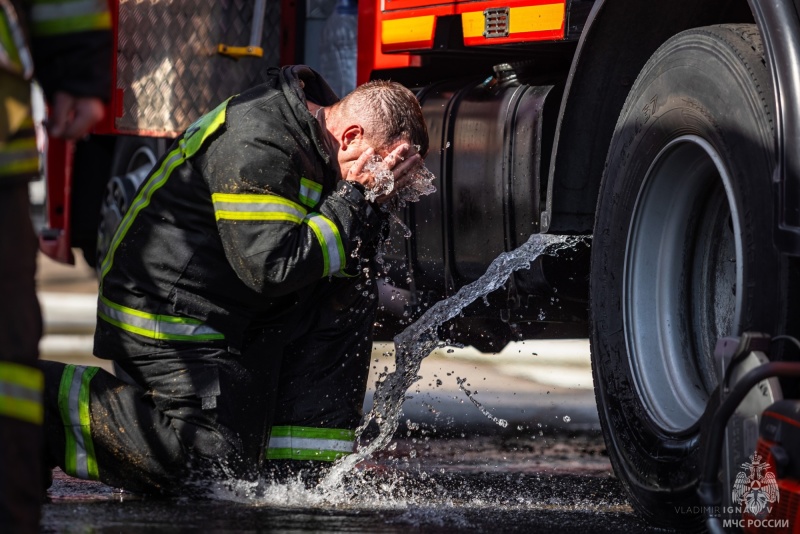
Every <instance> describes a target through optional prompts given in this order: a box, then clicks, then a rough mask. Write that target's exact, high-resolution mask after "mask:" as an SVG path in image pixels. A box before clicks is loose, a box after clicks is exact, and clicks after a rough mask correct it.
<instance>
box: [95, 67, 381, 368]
mask: <svg viewBox="0 0 800 534" xmlns="http://www.w3.org/2000/svg"><path fill="white" fill-rule="evenodd" d="M303 88H304V89H303ZM305 98H309V99H310V100H311V101H314V102H316V103H318V104H320V105H330V104H332V103H334V102H335V101H336V96H335V95H334V94H333V92H332V91H331V90H330V88H329V87H328V86H327V84H326V83H325V82H324V81H322V80H321V78H320V77H319V75H318V74H316V73H315V72H314V71H312V70H311V69H309V68H308V67H302V66H294V67H284V68H282V69H272V70H271V72H270V78H269V80H268V81H267V82H266V83H264V84H262V85H260V86H257V87H255V88H253V89H250V90H248V91H247V92H244V93H242V94H240V95H237V96H234V97H232V98H230V99H228V100H227V101H225V102H223V103H222V104H220V105H219V106H218V107H217V108H216V109H214V110H213V111H211V112H210V113H208V114H207V115H205V116H203V117H202V118H201V119H199V120H198V121H197V122H195V123H194V124H193V125H192V126H190V127H189V128H188V129H187V130H186V132H184V134H183V135H182V136H181V137H179V138H178V139H177V140H176V142H175V143H174V144H173V145H172V147H171V148H170V150H168V151H167V153H166V154H165V155H164V156H163V157H162V158H161V159H160V160H159V161H158V163H157V164H156V166H155V168H154V169H153V171H152V172H151V174H150V176H149V177H148V178H147V180H146V181H145V182H144V183H143V184H142V186H141V188H140V189H139V191H138V193H137V195H136V197H135V198H134V201H133V202H132V204H131V207H130V209H129V210H128V212H127V213H126V214H125V216H124V218H123V220H122V222H121V223H120V226H119V228H118V229H117V232H116V234H115V236H114V238H113V240H112V243H111V245H110V247H109V251H108V253H107V255H106V257H105V258H104V259H103V262H102V264H101V280H100V297H99V303H98V321H97V330H96V334H95V354H96V355H97V356H99V357H101V358H110V359H121V358H125V357H126V356H130V355H134V354H137V353H138V354H145V353H146V352H147V351H152V349H153V347H158V346H163V345H164V343H171V342H198V343H203V342H206V341H209V340H225V342H226V343H227V347H228V348H229V350H231V351H232V352H234V353H236V352H238V351H239V350H240V349H241V346H242V343H243V339H244V336H245V335H246V333H247V331H248V330H250V329H257V328H258V327H259V326H260V325H264V324H269V323H270V321H274V320H276V318H279V317H280V315H281V314H282V313H283V312H285V311H286V310H288V309H289V308H290V307H291V306H292V305H294V303H295V302H296V301H297V298H298V294H299V293H300V292H302V291H303V290H304V289H306V288H308V287H309V286H312V285H313V284H315V283H317V282H318V281H320V280H322V279H326V278H327V277H330V276H349V275H355V274H356V271H357V269H356V268H357V265H358V258H357V257H354V256H355V255H354V254H353V253H354V251H355V250H356V249H357V248H358V247H360V246H362V245H366V244H368V243H371V242H373V241H374V239H375V238H376V237H377V235H378V233H379V232H380V227H381V219H382V217H381V216H380V215H379V213H378V211H377V210H375V209H373V207H372V206H371V205H370V203H368V202H367V201H366V199H365V198H364V196H363V194H362V193H361V192H360V191H359V189H357V188H355V187H353V185H351V184H350V183H349V182H345V181H342V180H340V179H339V176H338V173H337V172H336V170H335V168H334V167H333V166H332V164H331V157H330V155H329V154H328V153H327V152H326V150H325V147H324V145H323V138H322V136H321V131H320V126H319V125H318V123H317V121H316V120H315V119H314V117H313V116H312V115H311V113H310V112H309V111H308V108H307V107H306V104H305V101H304V100H305Z"/></svg>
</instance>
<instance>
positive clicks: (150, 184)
mask: <svg viewBox="0 0 800 534" xmlns="http://www.w3.org/2000/svg"><path fill="white" fill-rule="evenodd" d="M231 98H233V97H231ZM229 101H230V98H228V99H227V100H225V101H224V102H222V103H221V104H220V105H219V106H217V107H216V108H214V110H213V111H211V112H209V113H207V114H206V115H203V116H202V117H200V118H199V119H198V120H197V121H195V122H194V123H193V124H192V125H191V126H189V128H187V129H186V133H185V134H184V137H183V139H181V141H180V142H179V143H178V148H176V149H175V150H173V151H172V152H170V153H169V154H168V155H167V156H166V157H165V158H164V159H163V160H161V165H160V166H159V167H158V169H156V170H155V171H154V172H153V173H152V174H151V175H150V177H149V178H148V179H147V181H146V182H145V184H144V186H143V187H141V188H140V189H139V192H138V193H137V194H136V197H135V198H134V199H133V202H131V207H130V208H129V209H128V211H127V212H126V213H125V216H124V217H123V218H122V221H121V222H120V224H119V226H118V227H117V231H116V233H115V234H114V238H113V239H112V240H111V245H110V246H109V247H108V252H107V253H106V257H105V258H103V263H102V264H101V269H100V289H101V292H102V286H103V278H105V276H106V275H107V274H108V271H110V270H111V267H112V266H113V264H114V253H115V252H116V250H117V247H119V244H120V243H121V242H122V240H123V239H124V238H125V235H126V234H127V233H128V230H130V228H131V226H132V225H133V221H134V219H136V216H137V215H139V212H140V211H142V210H143V209H144V208H145V207H147V206H148V205H149V204H150V199H151V198H152V197H153V193H155V192H156V191H158V190H159V189H161V187H163V185H164V184H165V183H167V180H168V179H169V177H170V175H171V174H172V172H173V171H174V170H175V168H176V167H177V166H178V165H180V164H181V163H183V162H184V161H186V159H187V158H190V157H192V156H193V155H194V154H195V153H196V152H197V151H198V150H200V147H201V146H203V143H204V142H205V141H206V140H207V139H208V138H209V137H210V136H211V135H212V134H213V133H214V132H216V131H217V130H218V129H219V127H220V126H222V125H223V124H225V116H226V109H227V105H228V102H229Z"/></svg>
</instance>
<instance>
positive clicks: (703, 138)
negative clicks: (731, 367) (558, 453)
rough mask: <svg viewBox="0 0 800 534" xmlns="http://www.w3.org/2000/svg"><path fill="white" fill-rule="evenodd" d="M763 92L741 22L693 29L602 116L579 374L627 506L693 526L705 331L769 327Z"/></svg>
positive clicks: (774, 284) (777, 264) (755, 42)
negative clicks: (588, 365) (588, 374)
mask: <svg viewBox="0 0 800 534" xmlns="http://www.w3.org/2000/svg"><path fill="white" fill-rule="evenodd" d="M772 98H773V92H772V86H771V82H770V75H769V72H768V70H767V67H766V65H765V63H764V59H763V52H762V45H761V39H760V36H759V35H758V33H757V30H756V29H755V26H753V25H737V26H732V25H722V26H711V27H706V28H698V29H693V30H690V31H687V32H684V33H681V34H679V35H676V36H675V37H673V38H671V39H670V40H669V41H667V42H666V43H665V44H664V45H663V46H662V47H661V48H660V49H659V50H657V51H656V53H655V54H654V55H653V57H652V58H651V59H650V60H649V62H648V63H647V64H646V65H645V66H644V68H643V69H642V71H641V73H640V75H639V77H638V78H637V80H636V82H635V83H634V84H633V87H632V89H631V91H630V94H629V96H628V99H627V101H626V103H625V106H624V107H623V110H622V113H621V115H620V118H619V121H618V122H617V126H616V130H615V133H614V137H613V139H612V142H611V146H610V149H609V154H608V160H607V165H606V170H605V172H604V175H603V179H602V184H601V188H600V196H599V200H598V207H597V214H596V219H595V229H594V241H593V245H592V249H593V252H592V266H591V278H590V281H591V291H590V294H591V303H590V313H591V321H592V332H591V343H592V367H593V373H594V381H595V395H596V398H597V405H598V411H599V415H600V422H601V426H602V428H603V434H604V437H605V440H606V445H607V448H608V452H609V456H610V458H611V462H612V464H613V467H614V470H615V472H616V474H617V476H618V477H619V478H620V479H621V480H622V482H623V484H624V485H625V487H626V489H627V491H628V494H629V498H630V501H631V505H632V506H633V508H634V509H636V510H637V511H638V512H640V513H641V514H642V515H643V516H644V517H645V518H646V519H647V520H649V521H650V522H651V523H653V524H655V525H657V526H662V527H684V528H686V527H688V528H692V527H696V526H697V525H698V524H699V523H698V521H699V519H700V515H699V513H700V510H699V508H698V506H697V504H699V502H698V500H697V498H696V494H695V488H696V484H697V480H698V476H699V474H700V471H701V467H702V465H701V462H700V457H699V442H700V430H699V426H700V424H699V418H700V416H701V414H702V413H703V411H704V409H705V407H706V405H707V403H708V402H709V400H710V397H711V393H712V391H713V390H714V388H715V387H716V385H717V383H718V377H719V370H718V369H717V368H716V366H715V362H714V360H713V351H714V346H715V343H716V340H717V339H718V338H719V337H722V336H726V335H737V334H739V333H741V332H742V331H744V330H755V331H762V332H767V333H773V334H774V333H777V332H779V331H780V330H781V328H782V325H783V324H784V322H785V314H784V312H783V311H782V309H781V308H782V305H781V303H782V302H784V301H785V298H783V296H782V295H785V294H786V293H784V292H783V288H784V287H785V280H786V275H785V270H784V269H783V266H782V263H781V260H780V258H779V256H778V255H777V253H776V251H775V248H774V246H773V244H772V224H773V219H772V199H771V189H770V180H771V176H772V171H773V168H774V159H775V158H774V138H773V127H774V125H773V117H774V113H773V109H772V108H773V103H772Z"/></svg>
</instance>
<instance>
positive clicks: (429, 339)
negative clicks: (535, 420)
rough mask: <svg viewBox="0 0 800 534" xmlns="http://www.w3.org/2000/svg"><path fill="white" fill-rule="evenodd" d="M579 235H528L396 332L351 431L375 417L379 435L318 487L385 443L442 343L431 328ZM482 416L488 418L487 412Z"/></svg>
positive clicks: (336, 480)
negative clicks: (369, 400)
mask: <svg viewBox="0 0 800 534" xmlns="http://www.w3.org/2000/svg"><path fill="white" fill-rule="evenodd" d="M582 239H583V238H582V237H571V236H554V235H546V234H534V235H532V236H531V237H530V238H529V239H528V241H527V242H525V244H523V245H522V246H520V247H519V248H517V249H515V250H513V251H511V252H504V253H502V254H500V255H499V256H498V257H497V258H495V260H494V261H493V262H492V263H491V265H489V268H488V269H487V270H486V273H484V274H483V276H481V277H480V278H479V279H478V280H476V281H474V282H472V283H470V284H468V285H466V286H464V287H462V288H461V289H460V290H458V292H457V293H456V294H455V295H453V296H452V297H450V298H448V299H445V300H442V301H439V302H437V303H436V304H434V305H433V306H431V308H429V309H428V310H427V311H426V312H425V313H424V314H423V315H422V317H420V318H419V319H418V320H417V321H416V322H415V323H413V324H411V325H410V326H409V327H408V328H406V329H405V330H403V332H401V333H400V334H398V335H397V336H396V337H395V338H394V345H395V371H393V372H392V373H389V374H388V375H387V376H386V377H385V378H384V380H383V381H381V382H378V384H377V388H376V390H375V395H374V397H373V405H372V410H371V411H370V413H369V414H368V415H367V417H365V419H364V422H363V423H362V425H361V426H360V427H359V428H358V429H357V430H356V435H357V436H358V438H360V436H361V434H362V433H363V432H364V430H365V429H366V428H367V425H369V423H370V422H371V421H375V422H376V423H377V424H378V428H379V429H380V432H379V435H378V436H377V437H376V438H375V439H373V440H372V441H371V442H369V443H368V444H367V445H366V446H365V447H360V448H359V449H358V451H357V452H356V453H354V454H351V455H349V456H347V457H345V458H343V459H342V460H340V461H339V462H338V463H337V464H335V465H334V466H333V468H332V469H331V470H330V471H329V472H328V474H327V475H326V476H325V478H324V479H323V480H322V481H321V482H320V487H321V489H323V490H326V491H333V490H335V489H336V488H337V487H341V485H342V482H343V480H344V477H345V475H347V473H349V472H351V471H352V470H353V469H354V468H355V466H356V465H357V464H358V463H359V462H361V461H362V460H364V459H366V458H369V457H370V456H371V455H372V454H373V453H374V452H376V451H378V450H381V449H383V448H384V447H386V445H388V444H389V442H390V441H391V439H392V436H393V435H394V433H395V431H396V430H397V427H398V424H399V419H400V413H401V409H402V406H403V401H404V400H405V395H406V391H408V388H409V387H411V385H412V384H413V383H414V382H416V381H417V380H418V379H419V376H418V373H419V368H420V365H421V363H422V360H423V359H425V357H427V356H428V355H429V354H430V353H431V352H433V350H434V349H436V348H438V347H440V346H442V345H443V343H442V342H441V341H440V340H439V338H438V337H437V335H436V329H437V328H438V327H439V326H440V325H442V324H443V323H445V322H446V321H448V320H450V319H452V318H453V317H455V316H457V315H458V314H459V313H461V311H462V310H463V309H464V308H465V307H466V306H468V305H469V304H471V303H472V302H473V301H475V300H476V299H478V298H481V297H482V296H484V295H486V294H488V293H491V292H492V291H494V290H496V289H498V288H499V287H500V286H502V285H503V284H504V283H505V282H506V280H507V279H508V277H509V276H510V275H511V273H513V272H514V271H516V270H519V269H528V268H530V265H531V262H532V261H534V260H535V259H536V258H538V257H539V256H540V255H542V254H545V253H546V254H555V253H556V252H558V251H560V250H563V249H567V248H572V247H574V246H575V245H576V244H577V243H579V242H580V241H581V240H582ZM473 402H474V401H473ZM487 413H488V412H487ZM488 416H489V417H494V416H492V415H491V414H489V415H488ZM500 421H502V420H499V419H498V421H497V422H498V423H499V424H502V423H500ZM358 438H357V439H358Z"/></svg>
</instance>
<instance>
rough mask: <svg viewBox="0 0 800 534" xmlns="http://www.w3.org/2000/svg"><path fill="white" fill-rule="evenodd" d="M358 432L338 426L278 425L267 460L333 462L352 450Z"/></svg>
mask: <svg viewBox="0 0 800 534" xmlns="http://www.w3.org/2000/svg"><path fill="white" fill-rule="evenodd" d="M354 444H355V432H354V431H353V430H348V429H339V428H314V427H302V426H275V427H272V431H271V433H270V438H269V445H268V447H267V452H266V456H267V459H268V460H315V461H321V462H333V461H335V460H338V459H339V458H341V457H343V456H347V455H348V454H351V453H352V452H353V446H354Z"/></svg>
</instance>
